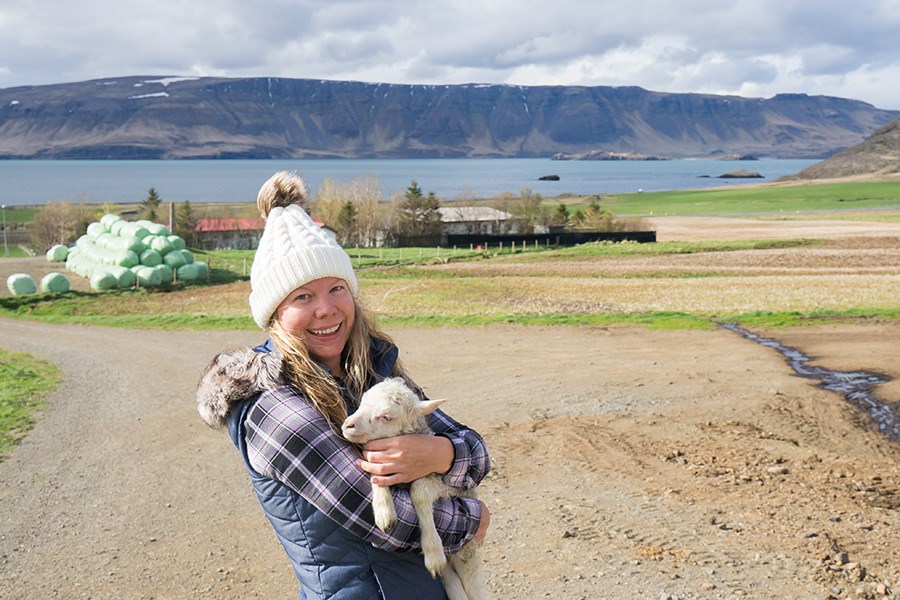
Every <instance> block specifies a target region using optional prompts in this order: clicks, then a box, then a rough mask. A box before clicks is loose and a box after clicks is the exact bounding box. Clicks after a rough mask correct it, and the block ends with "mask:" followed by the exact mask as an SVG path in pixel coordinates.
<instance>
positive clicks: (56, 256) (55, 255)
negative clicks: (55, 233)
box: [47, 244, 69, 262]
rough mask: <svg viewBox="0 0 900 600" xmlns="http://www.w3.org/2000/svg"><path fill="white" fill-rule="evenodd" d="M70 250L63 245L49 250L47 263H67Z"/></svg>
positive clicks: (57, 245)
mask: <svg viewBox="0 0 900 600" xmlns="http://www.w3.org/2000/svg"><path fill="white" fill-rule="evenodd" d="M67 256H69V249H68V248H66V247H65V246H63V245H62V244H56V245H55V246H52V247H51V248H50V249H49V250H47V262H66V257H67Z"/></svg>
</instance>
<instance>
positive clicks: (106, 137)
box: [0, 77, 900, 159]
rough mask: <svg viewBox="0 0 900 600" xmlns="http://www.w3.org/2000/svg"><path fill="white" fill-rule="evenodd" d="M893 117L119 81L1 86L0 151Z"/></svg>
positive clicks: (783, 125)
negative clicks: (2, 87) (3, 87)
mask: <svg viewBox="0 0 900 600" xmlns="http://www.w3.org/2000/svg"><path fill="white" fill-rule="evenodd" d="M898 116H900V111H889V110H880V109H877V108H875V107H873V106H872V105H870V104H866V103H864V102H860V101H856V100H847V99H842V98H832V97H826V96H807V95H803V94H780V95H777V96H775V97H773V98H769V99H760V98H741V97H737V96H714V95H704V94H669V93H659V92H651V91H647V90H644V89H642V88H639V87H579V86H527V87H526V86H510V85H441V86H432V85H392V84H374V83H360V82H341V81H321V80H306V79H276V78H247V79H227V78H212V77H203V78H177V77H170V78H159V77H122V78H118V79H101V80H93V81H85V82H79V83H65V84H58V85H44V86H30V87H17V88H6V89H2V90H0V158H85V159H113V158H119V159H136V158H147V159H162V158H165V159H168V158H302V157H348V158H357V157H493V156H497V157H550V156H553V155H554V154H558V153H572V154H576V153H585V152H591V151H596V150H601V151H606V152H625V153H637V154H652V155H665V156H669V157H711V156H712V157H714V156H720V155H722V154H731V153H739V154H754V155H766V156H776V157H781V158H820V157H825V156H827V155H830V154H832V153H834V152H836V151H839V150H842V149H844V148H848V147H850V146H853V145H855V144H857V143H859V142H860V141H862V140H863V139H864V138H865V137H866V136H867V135H868V134H870V133H872V132H873V131H875V130H876V129H877V128H879V127H881V126H882V125H884V124H885V123H887V122H889V121H890V120H891V119H894V118H897V117H898Z"/></svg>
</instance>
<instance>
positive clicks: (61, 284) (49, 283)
mask: <svg viewBox="0 0 900 600" xmlns="http://www.w3.org/2000/svg"><path fill="white" fill-rule="evenodd" d="M41 291H42V292H52V293H54V294H65V293H66V292H68V291H69V279H68V277H66V276H65V275H63V274H62V273H47V274H46V275H44V277H43V279H41Z"/></svg>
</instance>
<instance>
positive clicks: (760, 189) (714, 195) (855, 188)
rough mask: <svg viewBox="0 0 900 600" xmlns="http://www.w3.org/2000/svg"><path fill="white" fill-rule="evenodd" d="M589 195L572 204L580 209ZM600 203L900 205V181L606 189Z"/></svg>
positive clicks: (812, 207)
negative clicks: (634, 190)
mask: <svg viewBox="0 0 900 600" xmlns="http://www.w3.org/2000/svg"><path fill="white" fill-rule="evenodd" d="M586 206H587V200H585V201H584V202H578V203H575V204H571V205H570V206H569V209H570V211H572V210H575V209H577V208H581V209H582V210H583V209H584V208H585V207H586ZM600 206H601V208H604V209H606V210H609V211H610V212H612V213H613V214H616V215H727V214H746V213H786V214H787V213H793V212H798V211H799V212H810V211H836V210H860V209H872V208H884V207H892V208H896V207H900V182H893V181H877V182H860V183H827V184H813V185H791V186H768V185H760V186H748V187H740V188H733V189H729V188H724V189H713V190H683V191H674V192H646V193H642V194H614V195H605V196H602V197H601V200H600Z"/></svg>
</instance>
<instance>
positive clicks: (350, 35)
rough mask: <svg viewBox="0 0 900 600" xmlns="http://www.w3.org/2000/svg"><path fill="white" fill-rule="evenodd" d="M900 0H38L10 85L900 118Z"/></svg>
mask: <svg viewBox="0 0 900 600" xmlns="http://www.w3.org/2000/svg"><path fill="white" fill-rule="evenodd" d="M897 31H900V0H857V1H856V2H853V3H848V2H846V0H821V1H820V2H818V3H815V4H809V3H808V2H804V1H801V0H753V1H751V0H732V1H731V2H721V0H673V1H671V2H659V1H658V0H631V1H629V2H627V3H621V2H612V1H611V0H554V1H553V2H546V0H515V1H514V0H454V1H449V0H431V1H426V0H418V1H417V0H405V1H404V0H330V1H327V0H259V1H257V2H252V3H250V2H244V1H242V0H207V1H205V2H195V3H180V2H179V3H173V2H164V1H163V0H119V2H115V3H109V2H107V1H106V0H82V2H79V3H71V2H68V0H35V1H33V2H27V3H26V2H17V3H15V2H10V3H5V6H3V7H2V8H0V87H12V86H17V85H33V84H44V83H56V82H63V81H76V80H81V79H93V78H100V77H117V76H124V75H159V76H182V75H193V76H202V75H217V76H231V77H245V76H280V77H297V78H315V79H338V80H361V81H371V82H378V81H384V82H392V83H423V84H452V83H470V82H477V83H509V84H520V85H551V84H553V85H555V84H570V85H619V86H622V85H636V86H641V87H644V88H647V89H651V90H656V91H672V92H705V93H720V94H740V95H750V96H765V97H768V96H772V95H774V94H776V93H781V92H786V93H787V92H790V93H796V92H803V93H808V94H827V95H837V96H843V97H849V98H857V99H861V100H865V101H868V102H871V103H872V104H875V105H876V106H879V107H882V108H893V109H900V77H898V70H900V53H898V52H897V42H896V36H897V34H896V32H897Z"/></svg>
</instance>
